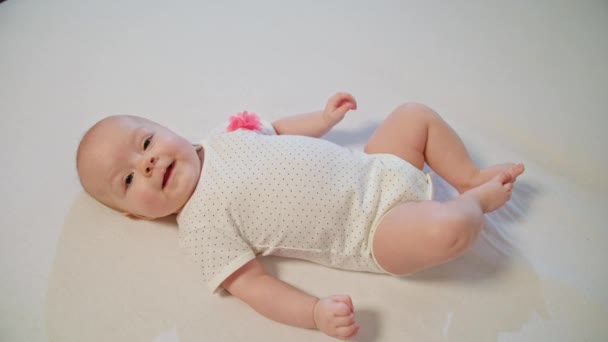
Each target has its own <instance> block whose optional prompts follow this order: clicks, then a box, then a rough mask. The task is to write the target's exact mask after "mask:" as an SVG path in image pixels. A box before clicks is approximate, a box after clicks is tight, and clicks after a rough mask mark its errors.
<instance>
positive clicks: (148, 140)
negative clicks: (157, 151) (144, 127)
mask: <svg viewBox="0 0 608 342" xmlns="http://www.w3.org/2000/svg"><path fill="white" fill-rule="evenodd" d="M151 142H152V137H147V138H146V140H144V151H145V150H146V149H147V148H148V146H150V143H151Z"/></svg>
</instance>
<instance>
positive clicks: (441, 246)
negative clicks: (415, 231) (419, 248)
mask: <svg viewBox="0 0 608 342" xmlns="http://www.w3.org/2000/svg"><path fill="white" fill-rule="evenodd" d="M476 224H477V222H476V220H475V219H472V218H471V217H468V216H467V215H465V214H464V213H455V214H451V215H445V214H441V215H437V217H436V218H435V220H434V224H433V225H431V226H430V227H428V229H427V236H428V240H429V241H430V244H431V245H432V247H433V249H434V250H435V252H436V253H437V254H438V255H442V256H443V257H444V258H446V259H450V258H452V257H455V256H457V255H459V254H461V253H462V252H464V251H465V250H466V249H467V248H469V247H470V246H471V244H472V243H473V241H474V239H475V237H476V235H477V233H476V232H477V231H478V229H476V227H475V226H474V225H476Z"/></svg>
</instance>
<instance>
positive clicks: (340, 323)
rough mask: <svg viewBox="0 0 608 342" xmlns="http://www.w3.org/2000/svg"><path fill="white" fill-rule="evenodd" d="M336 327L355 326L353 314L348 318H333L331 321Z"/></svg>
mask: <svg viewBox="0 0 608 342" xmlns="http://www.w3.org/2000/svg"><path fill="white" fill-rule="evenodd" d="M333 323H334V325H335V326H336V327H347V326H349V325H353V324H355V314H352V313H351V314H350V315H348V316H340V317H336V318H334V321H333Z"/></svg>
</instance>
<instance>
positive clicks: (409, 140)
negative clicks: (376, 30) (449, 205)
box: [365, 103, 524, 193]
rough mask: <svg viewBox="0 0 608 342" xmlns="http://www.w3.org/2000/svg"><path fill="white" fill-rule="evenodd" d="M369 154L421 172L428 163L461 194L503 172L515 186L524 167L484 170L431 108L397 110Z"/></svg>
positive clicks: (370, 144)
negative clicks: (381, 155)
mask: <svg viewBox="0 0 608 342" xmlns="http://www.w3.org/2000/svg"><path fill="white" fill-rule="evenodd" d="M365 152H366V153H392V154H395V155H397V156H399V157H401V158H403V159H405V160H407V161H408V162H409V163H411V164H412V165H414V166H416V167H417V168H419V169H421V170H422V168H423V167H424V163H425V162H426V163H428V164H429V166H430V167H431V168H432V169H433V170H434V171H435V172H437V173H438V174H439V175H440V176H441V177H443V178H444V179H445V180H446V181H448V182H449V183H450V184H452V185H453V186H454V187H455V188H456V189H457V190H458V191H459V192H460V193H463V192H465V191H467V190H468V189H471V188H473V187H475V186H477V185H479V184H483V183H485V182H486V181H488V180H489V179H491V178H492V177H494V176H495V175H496V174H497V173H499V172H500V171H502V170H511V172H513V173H512V181H513V182H514V181H515V179H516V178H517V176H519V175H520V174H521V173H522V172H523V170H524V166H523V164H522V165H521V166H518V167H517V168H515V169H513V168H512V166H514V165H515V164H512V163H508V164H500V165H495V166H492V167H489V168H486V169H482V170H480V169H479V168H478V167H477V166H476V165H475V164H474V163H473V161H471V158H470V157H469V154H468V152H467V150H466V148H465V146H464V144H463V142H462V140H461V139H460V138H459V137H458V135H457V134H456V132H455V131H454V130H453V129H452V128H451V127H450V126H449V125H448V124H447V123H446V122H445V121H444V120H443V119H442V118H441V117H440V116H439V114H437V113H436V112H435V111H433V110H432V109H430V108H429V107H427V106H425V105H421V104H417V103H408V104H404V105H401V106H399V107H398V108H397V109H395V110H394V111H393V112H392V113H391V114H390V115H389V116H388V118H387V119H386V120H385V121H384V122H383V123H382V125H381V126H380V127H379V128H378V129H377V130H376V132H374V134H373V135H372V137H371V138H370V140H369V141H368V143H367V145H366V146H365Z"/></svg>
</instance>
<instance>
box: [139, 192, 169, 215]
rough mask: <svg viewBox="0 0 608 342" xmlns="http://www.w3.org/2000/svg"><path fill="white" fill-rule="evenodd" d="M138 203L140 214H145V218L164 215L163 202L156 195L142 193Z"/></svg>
mask: <svg viewBox="0 0 608 342" xmlns="http://www.w3.org/2000/svg"><path fill="white" fill-rule="evenodd" d="M139 202H140V206H141V209H142V212H145V213H146V216H159V215H164V211H165V209H164V201H162V198H160V197H159V196H157V195H156V194H154V193H152V192H149V191H144V192H142V193H141V197H140V201H139Z"/></svg>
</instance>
